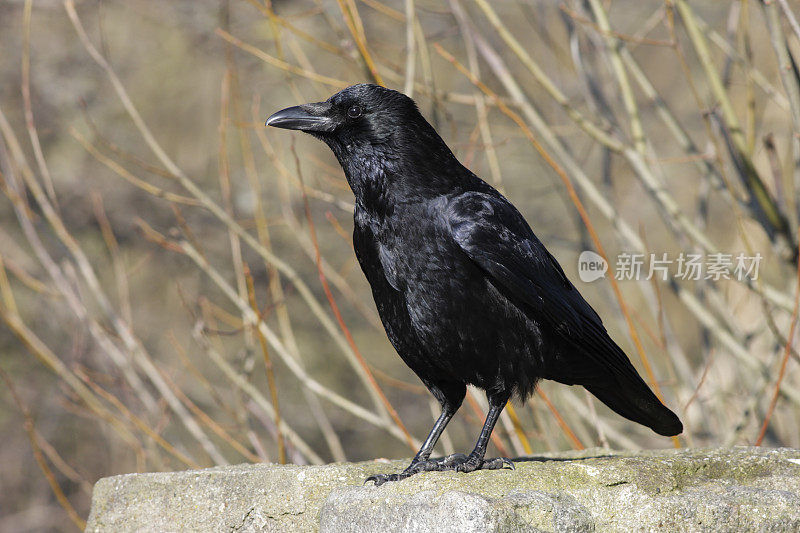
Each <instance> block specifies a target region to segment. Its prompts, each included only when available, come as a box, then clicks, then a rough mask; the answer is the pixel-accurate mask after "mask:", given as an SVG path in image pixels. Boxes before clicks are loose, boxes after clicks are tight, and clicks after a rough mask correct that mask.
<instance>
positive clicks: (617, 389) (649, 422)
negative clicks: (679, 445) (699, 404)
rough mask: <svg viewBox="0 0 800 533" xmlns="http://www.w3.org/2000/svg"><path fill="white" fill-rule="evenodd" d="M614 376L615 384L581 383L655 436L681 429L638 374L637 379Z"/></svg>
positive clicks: (601, 399) (614, 409)
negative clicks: (651, 431)
mask: <svg viewBox="0 0 800 533" xmlns="http://www.w3.org/2000/svg"><path fill="white" fill-rule="evenodd" d="M615 377H616V378H617V381H618V383H617V384H615V385H610V384H608V383H603V384H600V385H597V384H592V385H584V386H585V387H586V389H588V391H589V392H591V393H592V394H594V395H595V396H596V397H597V398H598V399H599V400H600V401H601V402H603V403H604V404H606V405H607V406H609V407H610V408H611V409H612V410H613V411H614V412H615V413H617V414H619V415H621V416H624V417H625V418H627V419H629V420H633V421H634V422H638V423H640V424H643V425H645V426H647V427H649V428H650V429H652V430H653V431H655V432H656V433H658V434H659V435H665V436H668V437H670V436H672V435H677V434H679V433H680V432H681V431H683V424H681V421H680V419H678V417H677V415H676V414H675V413H673V412H672V411H670V410H669V409H668V408H667V407H666V406H665V405H664V404H663V403H661V402H660V401H659V400H658V398H657V397H656V395H655V394H653V391H651V390H650V388H649V387H648V386H647V384H646V383H645V382H644V381H642V379H641V378H640V377H639V376H636V378H637V379H630V378H628V376H620V375H617V376H615ZM625 378H627V379H625Z"/></svg>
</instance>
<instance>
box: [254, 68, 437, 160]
mask: <svg viewBox="0 0 800 533" xmlns="http://www.w3.org/2000/svg"><path fill="white" fill-rule="evenodd" d="M266 125H267V126H274V127H276V128H285V129H290V130H300V131H304V132H306V133H310V134H311V135H314V136H315V137H318V138H320V139H322V140H323V141H325V142H326V143H327V144H328V145H330V146H331V148H334V151H338V150H343V151H345V152H351V151H358V149H359V148H366V147H369V146H376V145H385V144H393V142H392V141H397V142H400V140H401V139H402V138H406V139H407V138H409V136H411V137H413V136H414V135H415V134H416V135H419V134H423V136H424V135H430V133H431V132H432V131H433V129H432V128H431V127H430V125H428V123H427V121H425V119H424V118H422V115H421V114H420V112H419V110H418V109H417V105H416V104H415V103H414V101H413V100H412V99H411V98H409V97H408V96H406V95H404V94H403V93H399V92H397V91H393V90H391V89H387V88H385V87H381V86H379V85H371V84H367V83H363V84H360V85H353V86H351V87H348V88H346V89H343V90H342V91H340V92H338V93H336V94H334V95H333V96H331V97H330V98H328V99H327V100H326V101H324V102H316V103H311V104H303V105H299V106H294V107H289V108H287V109H283V110H281V111H278V112H277V113H275V114H274V115H272V116H271V117H269V118H268V119H267V123H266Z"/></svg>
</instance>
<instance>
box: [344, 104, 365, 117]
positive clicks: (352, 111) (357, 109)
mask: <svg viewBox="0 0 800 533" xmlns="http://www.w3.org/2000/svg"><path fill="white" fill-rule="evenodd" d="M361 113H362V111H361V106H357V105H351V106H350V107H349V108H348V109H347V116H348V117H350V118H358V117H360V116H361Z"/></svg>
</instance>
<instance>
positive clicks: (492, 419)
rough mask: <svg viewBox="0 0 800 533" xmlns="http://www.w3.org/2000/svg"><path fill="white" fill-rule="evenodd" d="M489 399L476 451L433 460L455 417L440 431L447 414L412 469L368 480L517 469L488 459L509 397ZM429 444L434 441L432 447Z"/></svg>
mask: <svg viewBox="0 0 800 533" xmlns="http://www.w3.org/2000/svg"><path fill="white" fill-rule="evenodd" d="M487 398H488V399H489V413H488V414H487V415H486V421H485V422H484V423H483V428H482V429H481V434H480V435H479V436H478V442H477V443H475V449H473V450H472V452H471V453H470V454H469V455H464V454H463V453H456V454H453V455H448V456H447V457H443V458H441V459H429V457H430V454H431V450H432V449H433V444H434V443H435V442H436V439H438V438H439V435H440V434H441V432H442V429H444V425H446V424H447V421H449V420H450V417H452V414H451V415H450V417H448V418H447V420H446V421H445V422H444V423H443V424H442V426H441V429H438V431H437V427H438V426H439V423H440V422H441V421H442V418H443V417H444V416H445V413H444V411H443V412H442V416H440V417H439V420H437V421H436V424H434V426H433V430H432V431H431V434H430V435H428V438H427V439H426V440H425V444H423V445H422V448H421V449H420V451H419V452H418V453H417V455H416V457H414V460H413V461H412V462H411V464H410V465H409V466H408V468H406V469H405V470H403V471H402V472H400V473H399V474H388V475H387V474H379V475H375V476H370V477H369V478H367V481H374V482H375V485H382V484H384V483H386V482H387V481H399V480H401V479H405V478H407V477H409V476H413V475H414V474H417V473H419V472H431V471H445V470H455V471H456V472H473V471H475V470H499V469H501V468H503V467H505V466H508V467H510V468H511V469H512V470H513V469H514V463H512V462H511V460H510V459H506V458H505V457H495V458H494V459H489V460H488V461H487V460H484V455H486V446H487V445H488V444H489V438H490V437H491V435H492V430H493V429H494V426H495V424H496V423H497V419H498V418H499V417H500V413H502V412H503V408H504V407H505V405H506V402H507V401H508V398H509V394H506V393H501V394H487ZM453 412H455V411H453ZM429 441H431V442H430V444H429Z"/></svg>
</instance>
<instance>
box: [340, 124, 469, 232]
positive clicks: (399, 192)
mask: <svg viewBox="0 0 800 533" xmlns="http://www.w3.org/2000/svg"><path fill="white" fill-rule="evenodd" d="M438 141H439V142H438V143H437V142H433V143H428V144H425V143H407V144H406V145H404V146H402V145H401V146H397V145H391V144H382V145H367V146H361V147H359V146H356V147H353V146H350V147H333V146H332V147H331V148H333V151H334V153H335V154H336V157H337V159H338V160H339V163H340V164H341V165H342V169H344V173H345V176H346V177H347V181H348V183H349V184H350V188H351V189H352V190H353V194H354V195H355V197H356V203H357V204H358V206H359V208H361V209H364V210H366V211H368V212H369V213H371V214H372V215H374V216H378V217H382V216H386V215H388V214H390V213H391V212H392V211H393V210H394V208H395V207H396V206H397V205H399V204H403V203H409V202H419V201H424V200H427V199H431V198H435V197H437V196H441V195H443V194H448V193H452V192H454V191H456V190H459V189H460V188H462V187H464V186H466V185H467V183H466V181H468V180H469V175H471V173H470V172H469V171H468V170H467V169H466V168H464V167H463V166H462V165H461V163H460V162H459V161H458V160H457V159H456V158H455V156H454V155H453V153H452V152H451V151H450V149H449V148H448V147H447V145H445V143H444V141H442V140H441V139H438Z"/></svg>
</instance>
